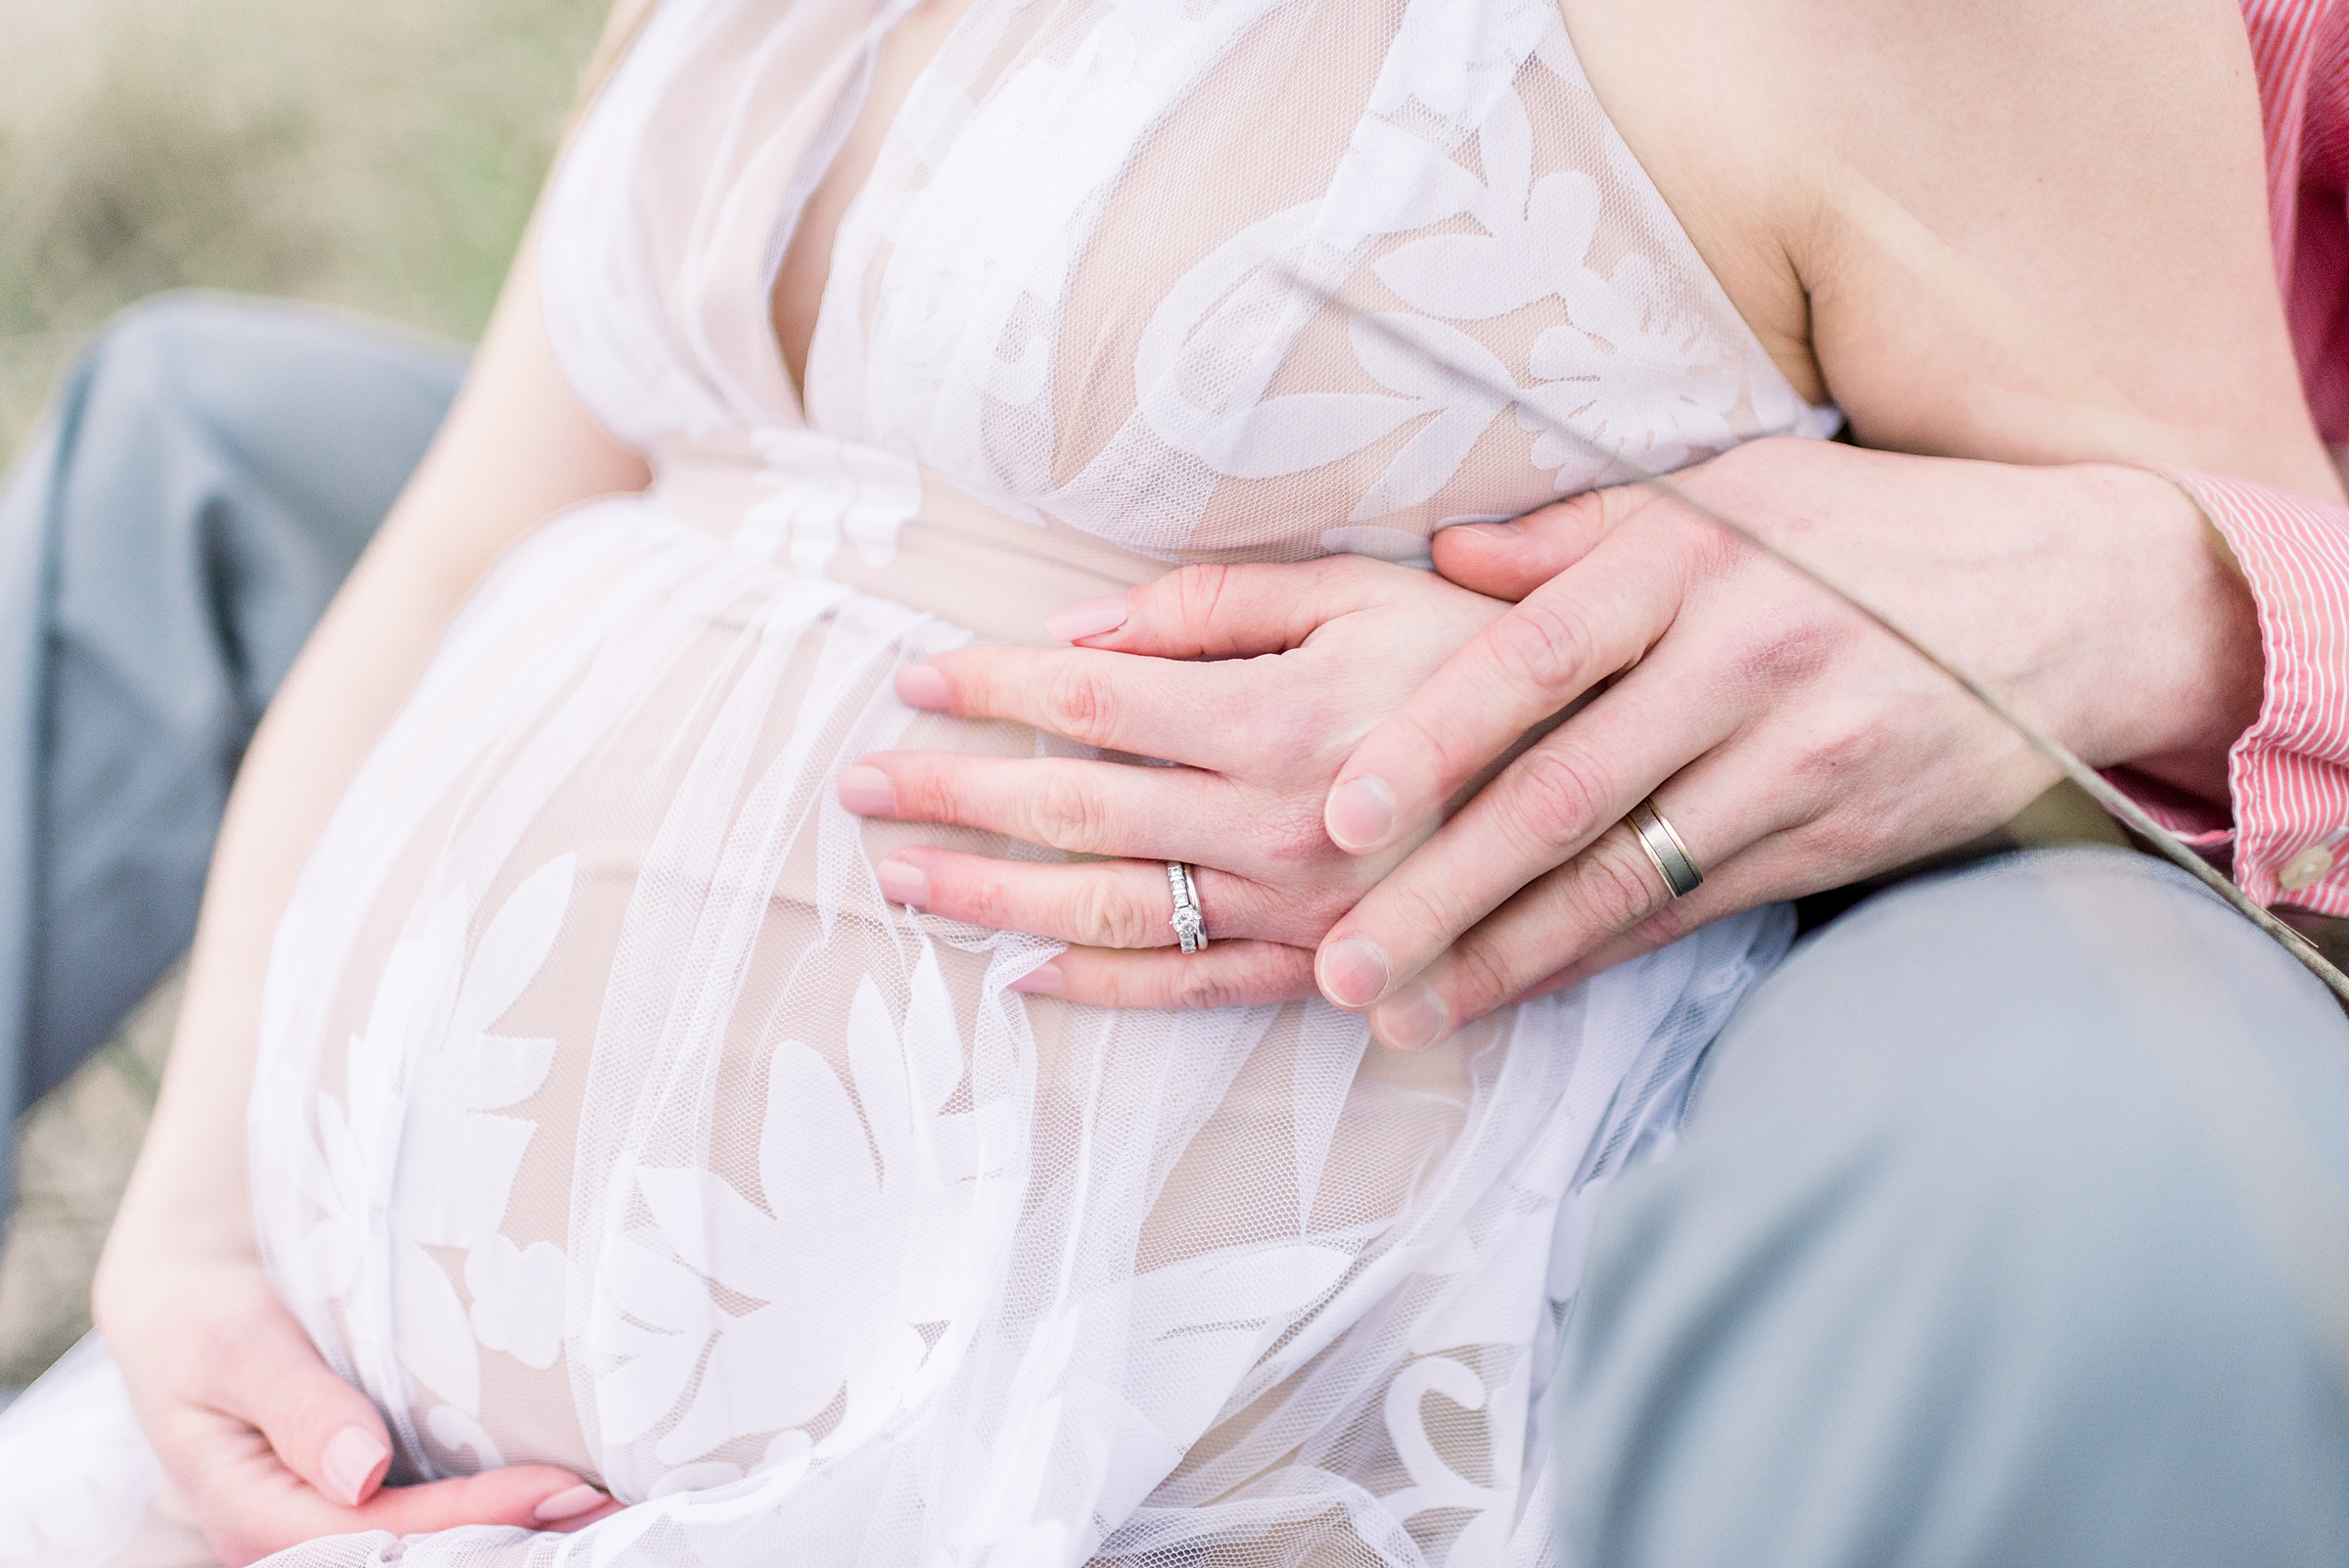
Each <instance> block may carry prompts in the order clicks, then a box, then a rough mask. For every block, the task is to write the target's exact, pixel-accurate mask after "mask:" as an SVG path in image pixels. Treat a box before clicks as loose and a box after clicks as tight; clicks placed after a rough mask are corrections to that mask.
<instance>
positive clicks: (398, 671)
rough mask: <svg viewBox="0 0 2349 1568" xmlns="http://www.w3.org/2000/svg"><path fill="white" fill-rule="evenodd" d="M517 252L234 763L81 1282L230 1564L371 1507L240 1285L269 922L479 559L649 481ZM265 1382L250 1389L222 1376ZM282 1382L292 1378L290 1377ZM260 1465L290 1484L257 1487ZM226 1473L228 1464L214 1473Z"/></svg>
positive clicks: (259, 1298)
mask: <svg viewBox="0 0 2349 1568" xmlns="http://www.w3.org/2000/svg"><path fill="white" fill-rule="evenodd" d="M535 255H536V253H535V248H534V245H533V243H532V242H531V241H530V240H526V241H525V243H524V245H523V247H522V251H521V254H520V255H519V256H518V257H517V259H516V261H515V265H514V270H513V273H512V275H511V277H510V278H509V280H508V282H507V285H506V289H505V293H504V295H503V297H502V298H501V299H500V300H499V303H498V306H497V309H496V312H495V314H494V315H493V316H492V318H491V320H490V323H489V327H488V331H487V333H486V334H485V336H484V340H483V343H482V347H481V350H480V353H479V356H478V357H477V358H476V360H475V363H474V366H473V370H472V373H471V375H470V376H469V378H468V380H467V382H466V385H465V388H464V390H463V392H461V393H460V394H459V396H458V398H457V401H456V403H455V405H454V406H453V408H452V409H451V411H450V413H449V416H448V420H447V422H446V424H445V425H444V426H443V427H442V429H441V432H440V434H439V436H438V438H437V439H436V440H435V441H434V443H433V446H432V448H431V450H430V451H429V453H428V454H427V455H426V457H425V460H424V463H423V465H422V467H421V468H420V469H419V470H418V472H417V474H416V476H415V478H414V479H413V480H411V481H410V483H409V484H408V487H407V489H406V491H405V492H404V493H403V494H402V495H401V497H400V500H399V502H398V504H397V505H396V506H395V507H394V508H393V509H392V512H391V516H390V517H389V518H388V519H387V520H386V521H385V523H384V526H383V529H382V530H381V531H380V532H379V534H378V535H377V537H376V539H375V541H374V543H373V544H372V545H370V546H369V548H368V550H367V552H366V554H365V555H364V556H362V557H361V558H360V560H359V563H358V565H357V567H356V569H355V570H354V571H353V572H352V574H351V576H350V579H349V580H348V582H347V583H345V586H344V588H343V590H342V592H341V593H340V594H339V595H338V596H337V597H336V599H335V601H334V604H333V605H332V607H331V608H330V609H329V610H328V612H327V614H326V616H325V618H324V619H323V620H322V621H321V622H320V623H319V626H318V629H317V630H316V632H315V633H314V634H313V635H312V636H311V638H310V641H309V643H308V644H307V646H306V647H305V648H304V649H303V651H302V654H301V656H300V658H299V660H298V661H297V662H296V664H295V666H294V668H293V669H292V670H291V671H290V672H289V674H288V675H287V678H286V681H285V683H284V686H283V687H282V688H281V690H280V692H279V694H278V697H277V699H276V701H275V703H274V704H273V705H272V706H271V708H270V710H269V713H268V715H267V716H266V718H265V719H264V720H263V722H262V724H261V726H260V728H259V731H258V732H257V733H256V735H255V736H254V738H253V746H252V749H251V751H250V752H249V753H248V754H247V757H246V761H245V765H244V768H243V771H242V772H241V773H240V774H239V776H238V780H237V786H236V789H235V792H234V793H233V795H232V796H231V797H230V800H229V804H228V810H227V814H226V817H225V819H224V820H223V823H222V826H221V833H220V840H219V848H218V850H217V852H216V853H215V855H214V859H213V864H212V873H211V880H210V882H209V884H208V886H207V891H206V896H205V902H204V910H203V915H202V918H201V920H200V922H199V924H198V928H197V936H196V945H195V950H194V955H193V958H192V960H191V964H190V969H189V978H188V989H187V997H186V1001H185V1002H184V1004H183V1006H182V1010H181V1014H180V1020H179V1028H178V1033H177V1036H176V1038H175V1041H174V1044H173V1048H172V1054H171V1061H170V1066H169V1070H168V1071H167V1073H166V1074H165V1077H164V1082H163V1088H162V1095H161V1100H160V1102H159V1103H158V1105H157V1108H156V1115H155V1121H154V1124H153V1126H152V1128H151V1129H150V1130H149V1132H148V1136H147V1142H146V1145H145V1147H144V1149H143V1150H142V1151H141V1154H140V1158H139V1163H138V1167H137V1170H136V1171H135V1173H134V1174H133V1176H132V1178H131V1182H130V1186H129V1189H128V1191H127V1192H126V1194H125V1195H124V1198H123V1203H122V1208H121V1212H120V1214H119V1216H118V1217H117V1219H116V1220H115V1228H114V1231H113V1234H112V1235H111V1237H110V1238H109V1240H108V1243H107V1248H106V1253H105V1257H104V1259H103V1261H102V1264H101V1266H100V1269H99V1274H98V1279H97V1284H96V1289H95V1292H94V1307H95V1311H96V1315H97V1318H98V1322H99V1324H100V1326H101V1327H102V1328H103V1329H104V1331H105V1333H106V1335H107V1339H108V1342H109V1344H110V1345H111V1346H112V1348H113V1350H114V1353H115V1359H116V1360H117V1361H118V1362H119V1363H120V1365H121V1367H122V1371H123V1376H124V1378H125V1380H126V1382H127V1383H128V1384H129V1387H130V1389H131V1393H132V1397H133V1399H134V1401H135V1402H136V1404H137V1405H138V1407H139V1409H140V1413H141V1418H142V1420H143V1421H144V1422H145V1423H146V1425H147V1427H148V1431H149V1435H150V1436H151V1437H153V1438H154V1439H155V1441H156V1444H157V1447H158V1449H159V1450H160V1451H161V1453H162V1456H163V1459H164V1463H165V1466H166V1468H167V1469H169V1470H170V1471H171V1473H172V1474H173V1476H174V1478H175V1479H176V1480H177V1481H178V1482H179V1483H180V1485H181V1486H182V1488H183V1489H184V1490H185V1491H186V1492H187V1495H188V1496H189V1497H190V1498H191V1499H195V1501H196V1503H197V1506H198V1509H199V1512H200V1514H201V1515H202V1516H203V1519H204V1522H205V1524H206V1527H207V1533H209V1534H211V1535H212V1537H213V1542H214V1545H215V1546H216V1547H218V1548H219V1549H221V1550H222V1551H223V1552H224V1554H229V1555H230V1556H231V1560H240V1559H239V1558H238V1557H237V1556H236V1555H235V1554H236V1553H245V1554H248V1555H257V1554H258V1553H259V1551H260V1550H262V1549H265V1548H273V1547H274V1546H275V1545H282V1544H284V1543H285V1542H289V1541H297V1540H304V1539H307V1538H308V1537H310V1536H312V1535H318V1534H326V1533H330V1532H332V1531H343V1530H352V1529H361V1528H367V1527H368V1525H369V1524H370V1523H375V1522H379V1521H377V1520H376V1518H375V1516H374V1515H372V1514H371V1515H369V1516H368V1518H367V1519H366V1520H362V1521H358V1522H353V1520H354V1516H352V1515H349V1514H347V1513H345V1512H344V1511H343V1510H342V1509H341V1507H340V1506H339V1505H340V1504H344V1503H350V1502H356V1501H357V1500H359V1498H360V1497H361V1496H362V1495H364V1494H366V1493H368V1492H370V1491H372V1489H373V1487H374V1486H375V1485H376V1484H377V1483H378V1482H379V1481H380V1479H381V1476H382V1471H383V1465H382V1462H381V1460H379V1459H377V1458H375V1457H373V1456H372V1454H373V1453H375V1452H377V1451H380V1453H381V1456H382V1458H383V1459H388V1458H389V1454H390V1450H389V1447H388V1446H387V1445H386V1443H385V1440H384V1434H383V1430H382V1427H381V1423H380V1421H378V1419H377V1418H376V1416H375V1413H374V1411H373V1409H372V1407H370V1406H369V1405H368V1402H367V1400H366V1399H365V1397H364V1396H362V1395H360V1394H359V1393H358V1392H357V1391H356V1390H350V1389H346V1388H345V1387H344V1386H343V1385H341V1384H340V1383H339V1382H336V1381H335V1380H334V1379H333V1378H332V1376H331V1374H329V1373H327V1371H326V1369H325V1367H324V1366H323V1364H321V1363H319V1362H318V1361H317V1360H316V1357H315V1355H314V1354H313V1353H310V1351H309V1345H308V1340H307V1338H306V1336H302V1335H301V1334H300V1331H299V1328H296V1327H295V1326H294V1325H293V1323H292V1320H291V1318H290V1317H288V1316H287V1315H286V1314H285V1313H284V1310H283V1308H282V1307H278V1306H277V1305H276V1302H275V1298H274V1296H273V1295H272V1294H271V1293H270V1292H269V1291H268V1289H267V1285H266V1280H265V1278H263V1277H262V1276H261V1273H260V1266H259V1255H258V1250H257V1245H256V1242H255V1238H254V1234H253V1203H252V1196H251V1191H250V1187H249V1185H248V1180H247V1172H246V1159H245V1106H246V1101H247V1099H248V1098H249V1097H250V1095H251V1092H252V1087H253V1053H254V1042H255V1039H256V1035H257V1030H258V1024H259V1013H260V992H261V981H262V973H263V969H264V966H265V964H266V962H267V958H268V952H269V946H270V942H271V938H272V936H273V934H274V931H275V928H276V924H277V920H278V917H279V914H280V912H281V911H282V910H283V909H284V907H285V903H286V899H287V898H288V896H289V894H290V892H291V890H292V887H293V884H294V880H295V877H296V875H297V873H298V872H299V869H300V867H301V864H302V862H303V860H304V858H305V857H306V856H307V854H308V853H309V850H310V846H311V844H312V842H313V841H314V840H315V839H316V837H317V835H318V833H319V831H320V829H321V828H322V827H323V826H324V824H325V822H326V819H327V817H328V815H329V813H330V812H331V811H332V810H333V809H334V807H335V804H336V803H337V802H338V801H339V800H340V799H341V797H342V794H343V791H344V789H345V786H346V785H347V784H348V783H349V781H350V778H351V776H352V774H353V773H354V772H355V771H356V770H357V768H358V766H359V763H360V761H362V760H363V759H364V758H365V756H366V754H367V752H368V751H369V749H370V748H371V747H372V746H373V745H374V744H375V742H376V740H377V738H378V737H379V736H380V735H381V734H382V733H383V731H384V730H385V728H386V727H387V726H388V725H389V724H390V722H391V717H392V715H393V714H394V713H395V712H396V711H397V710H398V708H399V706H400V704H401V703H402V702H403V701H404V700H405V698H406V696H407V694H408V692H409V690H410V689H411V688H412V687H413V686H414V684H415V681H416V679H417V676H418V674H419V673H420V672H421V670H422V669H423V667H424V664H425V661H426V659H427V657H428V656H429V655H430V653H431V652H432V649H433V646H434V644H435V643H436V642H437V641H438V638H439V636H440V633H441V631H442V629H443V628H444V627H445V626H446V624H447V623H448V621H449V618H450V617H451V616H452V615H453V614H454V612H455V610H456V608H457V606H458V604H459V603H460V602H461V601H462V600H463V599H464V597H465V596H466V594H467V593H469V592H470V591H471V590H472V588H473V586H474V584H475V583H476V582H478V581H479V580H480V578H481V577H482V576H483V574H484V572H485V571H486V570H487V569H488V567H489V565H490V563H491V562H492V561H493V560H495V559H496V557H497V556H498V554H499V553H500V552H502V551H503V550H505V549H506V548H507V547H508V546H509V545H511V544H512V543H513V542H514V541H515V540H516V539H517V538H519V537H520V536H521V535H522V534H523V533H524V532H525V531H526V530H529V529H530V528H531V527H532V526H534V525H535V524H537V523H538V522H540V521H541V520H543V519H544V518H546V517H548V516H549V515H551V514H553V513H555V512H558V511H560V510H562V509H563V508H565V507H568V506H571V505H574V504H576V503H577V502H579V501H583V500H585V499H588V498H589V497H592V496H595V495H600V494H607V493H610V492H614V491H621V490H634V489H641V488H642V487H643V486H644V484H646V483H647V481H648V478H649V475H648V471H647V469H646V468H645V465H644V463H643V461H642V460H641V459H639V458H638V457H637V456H636V455H635V454H633V453H631V452H629V451H627V450H625V449H624V448H622V447H621V446H620V445H619V444H618V443H617V442H615V441H614V440H613V439H612V438H611V437H610V436H608V435H607V434H606V433H605V432H604V431H603V429H602V428H601V427H600V426H598V425H597V424H596V422H595V421H594V420H593V419H592V418H591V417H590V416H589V415H588V414H587V412H586V411H585V410H584V409H583V408H581V407H580V406H579V404H578V402H577V401H576V399H575V398H574V397H573V396H572V395H571V392H570V390H569V389H568V387H567V386H566V385H565V384H564V381H563V379H562V376H561V374H560V372H559V371H558V369H557V367H556V365H555V361H554V355H553V351H552V349H551V347H550V346H549V345H548V342H547V337H546V329H545V325H544V322H543V319H542V316H541V312H540V306H539V298H538V289H537V285H536V264H535ZM271 1314H274V1315H273V1316H272V1315H271ZM289 1331H290V1332H291V1334H292V1336H293V1340H292V1342H290V1343H289V1342H288V1340H287V1335H288V1333H289ZM263 1368H266V1369H267V1371H268V1373H269V1375H268V1376H262V1377H257V1378H255V1377H249V1376H239V1375H237V1374H238V1373H239V1372H257V1371H259V1370H261V1369H263ZM303 1372H311V1373H313V1375H312V1376H311V1377H310V1378H308V1380H303V1378H302V1377H300V1376H299V1374H301V1373H303ZM319 1378H323V1379H325V1381H326V1383H331V1384H333V1387H332V1388H328V1387H325V1386H324V1385H323V1384H320V1383H319V1382H317V1381H316V1379H319ZM338 1390H340V1391H341V1395H346V1396H347V1398H343V1397H341V1395H338V1393H337V1391H338ZM353 1426H355V1427H357V1428H359V1429H360V1436H359V1437H358V1438H348V1437H345V1438H342V1440H341V1447H340V1448H339V1449H337V1450H335V1452H334V1454H333V1455H332V1457H326V1456H325V1455H326V1453H327V1450H328V1447H329V1445H331V1444H334V1443H335V1442H336V1441H337V1439H338V1437H339V1435H340V1434H343V1433H344V1432H345V1429H346V1428H349V1427H353ZM240 1429H241V1430H243V1431H244V1433H245V1436H246V1438H247V1439H250V1437H251V1435H252V1433H253V1430H255V1429H257V1431H258V1432H259V1433H260V1434H262V1435H264V1436H265V1437H266V1438H268V1439H271V1440H275V1454H274V1455H272V1454H271V1453H269V1447H270V1445H269V1444H267V1443H261V1444H258V1445H255V1444H253V1443H252V1442H250V1441H242V1440H240V1439H239V1437H238V1436H237V1434H238V1432H239V1431H240ZM370 1442H371V1443H372V1444H373V1445H374V1449H373V1450H372V1451H371V1450H370V1449H369V1448H368V1444H369V1443H370ZM240 1444H242V1446H240ZM277 1458H282V1460H283V1463H284V1465H285V1466H289V1467H290V1468H291V1471H292V1474H291V1475H284V1474H282V1473H277V1471H276V1466H275V1462H274V1461H275V1459H277ZM231 1460H234V1461H235V1464H236V1468H235V1469H233V1470H231V1471H228V1472H227V1473H223V1469H222V1466H224V1465H226V1464H228V1463H229V1462H230V1461H231ZM361 1460H364V1461H365V1462H364V1463H360V1462H359V1461H361ZM354 1472H355V1473H354ZM511 1480H512V1482H513V1484H512V1485H509V1486H507V1487H506V1488H505V1491H504V1492H499V1491H497V1490H496V1489H495V1487H488V1488H484V1485H483V1484H482V1483H481V1482H480V1481H479V1480H477V1481H476V1482H474V1483H470V1484H469V1485H470V1487H471V1490H470V1491H468V1492H464V1493H463V1494H462V1495H461V1496H460V1495H459V1494H458V1493H456V1492H453V1491H452V1492H450V1493H448V1494H447V1495H446V1497H445V1498H443V1499H441V1500H442V1501H444V1502H446V1503H447V1504H448V1505H449V1506H452V1507H461V1508H471V1509H478V1508H480V1507H482V1506H485V1505H491V1504H494V1505H496V1506H498V1507H500V1508H502V1509H503V1510H504V1512H505V1513H507V1514H514V1515H515V1517H514V1518H513V1519H512V1520H511V1521H510V1522H525V1521H528V1520H529V1519H530V1513H531V1509H532V1507H533V1506H534V1505H535V1504H536V1503H537V1502H538V1501H539V1500H540V1499H544V1498H546V1497H547V1496H549V1495H550V1494H553V1493H556V1492H560V1491H561V1490H563V1489H564V1488H568V1487H572V1486H575V1485H576V1477H573V1476H570V1475H568V1474H566V1473H564V1472H560V1471H554V1470H548V1469H545V1468H544V1467H533V1468H531V1469H530V1470H529V1471H517V1472H514V1473H513V1475H512V1477H511ZM303 1482H306V1483H308V1484H309V1485H307V1486H304V1485H302V1484H301V1483H303ZM313 1487H315V1488H317V1489H318V1490H319V1491H323V1492H324V1493H325V1494H326V1496H323V1497H322V1496H318V1495H316V1493H314V1492H312V1490H311V1488H313ZM415 1490H416V1491H417V1492H423V1491H426V1490H430V1489H415ZM507 1493H511V1494H512V1496H510V1497H509V1496H507V1495H506V1494H507ZM330 1498H331V1499H333V1500H332V1502H331V1503H330V1501H329V1499H330ZM385 1500H386V1501H387V1503H390V1502H392V1501H397V1503H398V1507H399V1508H400V1509H401V1510H404V1511H400V1512H397V1513H396V1514H391V1513H388V1514H386V1515H385V1517H386V1518H387V1519H389V1518H392V1517H396V1518H398V1519H400V1520H403V1521H408V1523H407V1527H408V1528H437V1527H438V1525H439V1524H444V1523H451V1522H457V1519H458V1518H459V1517H461V1518H463V1519H465V1520H468V1521H481V1522H486V1521H485V1520H484V1516H483V1515H482V1514H480V1513H479V1512H478V1511H474V1512H461V1513H460V1514H459V1515H454V1516H450V1517H446V1518H444V1517H442V1516H441V1513H440V1512H438V1511H435V1510H434V1509H433V1507H432V1506H431V1505H430V1504H431V1501H432V1499H422V1498H411V1499H391V1497H390V1495H389V1494H387V1495H386V1498H385ZM516 1509H519V1513H516V1512H515V1510H516ZM501 1517H502V1515H501ZM416 1520H426V1521H431V1522H429V1523H424V1524H417V1523H414V1522H413V1521H416ZM387 1527H391V1526H389V1525H387Z"/></svg>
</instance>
